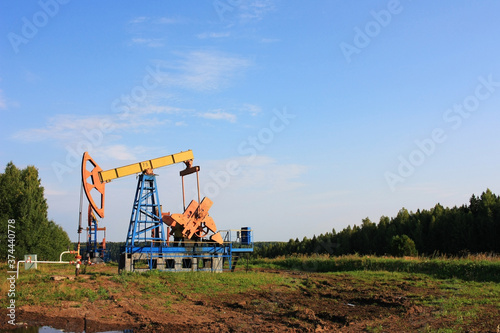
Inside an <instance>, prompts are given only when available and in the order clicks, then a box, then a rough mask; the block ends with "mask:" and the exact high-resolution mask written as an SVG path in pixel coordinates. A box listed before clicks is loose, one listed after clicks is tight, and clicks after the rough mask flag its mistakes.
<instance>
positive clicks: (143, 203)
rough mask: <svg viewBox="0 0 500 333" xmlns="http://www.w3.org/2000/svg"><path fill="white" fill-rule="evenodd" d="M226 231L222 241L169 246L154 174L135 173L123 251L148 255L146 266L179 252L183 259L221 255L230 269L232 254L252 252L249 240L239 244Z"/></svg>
mask: <svg viewBox="0 0 500 333" xmlns="http://www.w3.org/2000/svg"><path fill="white" fill-rule="evenodd" d="M245 229H248V231H247V232H248V234H247V237H248V238H247V240H253V236H252V235H251V232H252V231H251V230H250V228H245ZM224 232H226V235H225V236H224V237H223V238H224V244H223V245H219V244H216V243H213V244H207V243H205V242H201V243H200V244H196V245H197V246H190V247H182V246H180V247H175V246H169V245H170V244H167V241H166V234H165V230H164V227H163V222H162V219H161V209H160V200H159V197H158V191H157V187H156V178H155V176H154V175H145V174H141V175H139V179H138V182H137V189H136V193H135V199H134V205H133V208H132V214H131V217H130V224H129V228H128V234H127V241H126V243H125V249H124V252H125V253H144V254H148V255H149V256H148V257H149V260H148V266H149V269H154V260H155V259H156V258H160V257H162V256H164V255H177V254H178V255H179V256H181V255H182V256H183V257H184V256H185V257H186V258H188V257H189V258H197V257H203V258H206V257H207V255H208V256H221V257H222V258H223V259H225V260H227V261H228V265H229V270H231V269H232V265H233V262H232V256H233V253H248V252H253V241H249V242H245V243H242V242H241V240H240V242H238V237H237V240H236V242H233V241H232V240H231V230H226V231H221V233H224Z"/></svg>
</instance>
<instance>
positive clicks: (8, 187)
mask: <svg viewBox="0 0 500 333" xmlns="http://www.w3.org/2000/svg"><path fill="white" fill-rule="evenodd" d="M47 210H48V205H47V200H46V199H45V197H44V188H43V186H42V185H41V180H40V179H39V178H38V170H37V169H36V168H35V167H34V166H27V167H26V168H24V169H18V168H17V167H16V166H15V165H14V164H13V163H12V162H9V163H8V164H7V166H6V167H5V171H4V173H0V244H2V246H1V247H0V260H5V259H7V258H8V259H9V260H10V259H12V258H13V257H15V258H16V259H24V255H25V254H37V255H38V257H37V259H38V260H56V259H57V260H58V259H59V254H60V253H61V252H62V251H65V250H68V248H69V247H71V246H72V245H71V242H70V239H69V237H68V234H67V233H66V232H65V231H64V230H63V229H62V228H61V226H59V225H57V224H56V223H55V222H54V221H52V220H49V219H48V216H47Z"/></svg>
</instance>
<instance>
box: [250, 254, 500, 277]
mask: <svg viewBox="0 0 500 333" xmlns="http://www.w3.org/2000/svg"><path fill="white" fill-rule="evenodd" d="M252 265H253V266H254V267H255V266H262V267H273V268H281V269H294V270H302V271H308V272H346V271H347V272H350V271H360V270H361V271H388V272H406V273H422V274H427V275H430V276H434V277H436V278H439V279H449V278H459V279H461V280H465V281H478V282H500V260H499V259H498V258H497V259H496V260H488V259H450V258H432V259H430V258H408V259H403V258H385V257H371V256H364V257H360V256H354V255H351V256H341V257H328V256H310V257H305V256H289V257H280V258H276V259H253V260H252Z"/></svg>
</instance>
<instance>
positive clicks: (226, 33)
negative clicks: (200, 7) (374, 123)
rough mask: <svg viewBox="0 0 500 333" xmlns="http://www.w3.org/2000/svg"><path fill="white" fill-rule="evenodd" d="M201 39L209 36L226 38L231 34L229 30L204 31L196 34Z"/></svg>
mask: <svg viewBox="0 0 500 333" xmlns="http://www.w3.org/2000/svg"><path fill="white" fill-rule="evenodd" d="M196 36H197V37H198V38H199V39H207V38H226V37H229V36H231V33H229V32H204V33H201V34H198V35H196Z"/></svg>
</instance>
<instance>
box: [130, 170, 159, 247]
mask: <svg viewBox="0 0 500 333" xmlns="http://www.w3.org/2000/svg"><path fill="white" fill-rule="evenodd" d="M165 245H166V239H165V230H164V228H163V222H162V220H161V209H160V200H159V198H158V191H157V188H156V178H155V176H154V175H145V174H141V175H139V181H138V182H137V190H136V192H135V199H134V205H133V208H132V215H131V217H130V224H129V228H128V234H127V241H126V243H125V252H127V253H137V252H146V253H154V252H156V251H155V250H153V249H161V248H163V247H164V246H165Z"/></svg>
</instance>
